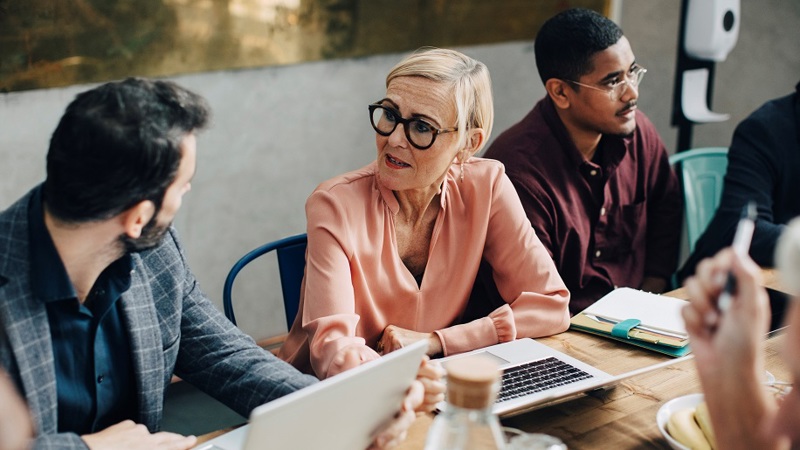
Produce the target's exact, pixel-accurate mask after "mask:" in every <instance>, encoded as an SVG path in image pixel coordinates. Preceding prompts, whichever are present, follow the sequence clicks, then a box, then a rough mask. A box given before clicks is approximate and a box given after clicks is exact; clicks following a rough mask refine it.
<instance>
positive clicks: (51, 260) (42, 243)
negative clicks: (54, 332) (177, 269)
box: [28, 185, 133, 302]
mask: <svg viewBox="0 0 800 450" xmlns="http://www.w3.org/2000/svg"><path fill="white" fill-rule="evenodd" d="M42 191H43V189H42V186H41V185H39V186H38V187H36V188H35V189H34V191H33V194H32V195H31V200H30V203H29V206H28V233H29V234H30V257H31V289H32V291H33V294H34V295H35V296H36V297H38V298H39V299H41V300H42V301H44V302H53V301H59V300H65V299H71V298H77V297H78V295H77V293H76V292H75V288H74V287H73V286H72V281H70V279H69V275H67V269H66V268H65V267H64V263H63V262H62V261H61V256H60V255H59V254H58V250H56V246H55V244H54V243H53V239H52V238H51V237H50V232H48V231H47V227H46V226H45V223H44V199H43V197H44V195H43V192H42ZM132 268H133V258H131V256H130V254H127V253H126V254H125V255H124V256H123V257H122V258H120V259H118V260H117V261H115V262H114V263H113V264H111V266H109V268H108V269H106V271H105V272H107V273H108V276H110V277H112V278H113V279H115V280H116V281H113V282H114V283H115V284H116V286H117V290H118V291H119V292H120V293H121V292H124V291H125V290H127V288H128V287H129V286H130V271H131V269H132ZM101 277H102V275H101Z"/></svg>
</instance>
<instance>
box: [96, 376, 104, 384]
mask: <svg viewBox="0 0 800 450" xmlns="http://www.w3.org/2000/svg"><path fill="white" fill-rule="evenodd" d="M105 379H106V376H105V375H98V376H97V384H100V383H102V382H103V380H105Z"/></svg>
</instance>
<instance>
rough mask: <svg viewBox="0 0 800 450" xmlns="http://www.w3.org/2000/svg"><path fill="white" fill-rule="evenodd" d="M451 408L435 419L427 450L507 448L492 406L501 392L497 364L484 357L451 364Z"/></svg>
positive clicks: (448, 369)
mask: <svg viewBox="0 0 800 450" xmlns="http://www.w3.org/2000/svg"><path fill="white" fill-rule="evenodd" d="M445 369H446V370H447V406H446V408H445V410H444V411H443V412H441V413H439V415H438V416H436V418H435V419H434V420H433V424H432V425H431V428H430V430H429V431H428V437H427V439H426V441H425V450H477V449H481V450H484V449H490V450H493V449H503V448H505V440H504V437H503V430H502V429H501V427H500V421H499V420H498V418H497V416H496V415H495V414H493V413H492V405H493V404H494V401H495V399H496V398H497V392H498V391H499V390H500V370H499V368H498V366H497V364H496V363H495V362H494V361H492V360H490V359H488V358H486V357H481V356H468V357H463V358H458V359H455V360H452V361H449V362H447V363H446V364H445Z"/></svg>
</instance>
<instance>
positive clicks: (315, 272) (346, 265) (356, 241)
mask: <svg viewBox="0 0 800 450" xmlns="http://www.w3.org/2000/svg"><path fill="white" fill-rule="evenodd" d="M459 177H460V168H459V165H455V164H454V165H452V166H451V167H450V171H449V173H448V175H447V177H446V178H445V181H444V183H443V185H442V194H441V209H440V211H439V215H438V217H437V218H436V224H435V225H434V229H433V236H432V238H431V244H430V251H429V256H428V263H427V266H426V268H425V274H424V277H423V279H422V284H421V285H420V286H418V285H417V282H416V280H415V279H414V276H413V275H412V274H411V272H409V271H408V269H407V268H406V266H405V265H404V264H403V261H402V260H401V259H400V256H399V254H398V251H397V245H396V240H395V229H394V217H395V214H397V212H398V209H399V204H398V202H397V199H396V198H395V196H394V194H393V192H392V191H391V190H389V189H387V188H385V187H383V186H382V185H381V183H380V180H378V179H377V171H376V165H375V163H372V164H370V165H368V166H366V167H364V168H362V169H360V170H356V171H353V172H350V173H346V174H344V175H341V176H338V177H336V178H333V179H331V180H328V181H326V182H324V183H322V184H321V185H320V186H319V187H317V189H316V190H315V191H314V192H313V193H312V194H311V196H310V197H309V198H308V201H307V202H306V216H307V219H308V249H307V253H306V273H305V278H304V280H303V287H302V291H301V294H300V312H299V313H298V315H297V318H295V321H294V324H293V325H292V328H291V330H290V332H289V336H288V338H287V340H286V342H285V343H284V344H283V346H282V347H281V351H280V353H279V356H280V357H281V358H283V359H284V360H286V361H288V362H289V363H291V364H292V365H294V366H295V367H297V368H298V369H300V370H302V371H304V372H307V373H314V374H316V375H317V376H318V377H320V378H326V377H329V376H332V375H335V374H337V373H339V372H341V371H342V370H343V367H342V366H341V364H342V361H341V359H342V358H338V359H337V358H336V357H337V355H340V354H341V352H342V350H343V349H346V348H348V347H353V348H355V349H356V350H357V352H358V354H359V356H360V359H361V361H362V362H366V361H370V360H373V359H375V358H378V357H379V355H378V353H377V352H375V350H373V349H374V348H375V345H376V344H377V342H378V340H379V339H380V337H381V333H382V332H383V330H384V328H386V326H387V325H396V326H398V327H401V328H405V329H409V330H414V331H418V332H426V333H430V332H435V333H436V334H437V335H438V336H439V338H440V339H441V341H442V346H443V348H444V354H445V355H452V354H456V353H461V352H465V351H468V350H473V349H475V348H480V347H485V346H487V345H492V344H496V343H498V342H505V341H510V340H513V339H515V338H516V337H517V336H519V337H538V336H546V335H550V334H555V333H559V332H561V331H564V330H566V329H567V327H568V326H569V312H568V309H567V305H568V303H569V291H567V288H566V286H565V285H564V282H563V281H562V280H561V277H560V276H559V274H558V272H557V271H556V268H555V265H554V264H553V260H552V259H551V258H550V255H549V254H548V253H547V250H546V249H545V248H544V246H543V245H542V243H541V242H540V241H539V238H537V237H536V233H535V232H534V230H533V228H532V227H531V224H530V222H529V221H528V219H527V217H526V216H525V211H523V209H522V205H521V203H520V200H519V197H518V196H517V193H516V191H514V187H513V186H512V185H511V182H510V181H509V179H508V177H507V176H506V175H505V171H504V168H503V165H502V164H500V163H499V162H497V161H493V160H488V159H482V158H471V159H469V160H468V161H467V162H466V163H465V164H464V180H463V181H460V180H459ZM482 257H484V258H486V260H487V262H489V264H490V265H491V266H492V269H493V276H494V280H495V282H496V284H497V287H498V290H499V292H500V294H501V296H502V297H503V298H504V299H506V301H507V302H508V305H503V306H501V307H500V308H498V309H496V310H495V311H494V312H492V313H491V314H490V315H489V316H488V317H484V318H481V319H477V320H475V321H472V322H469V323H466V324H460V325H455V326H454V325H453V323H455V322H456V321H457V320H458V319H459V317H460V316H461V314H462V313H463V312H464V310H465V308H466V306H467V301H468V299H469V296H470V292H471V290H472V285H473V283H474V281H475V276H476V274H477V272H478V266H479V265H480V262H481V258H482Z"/></svg>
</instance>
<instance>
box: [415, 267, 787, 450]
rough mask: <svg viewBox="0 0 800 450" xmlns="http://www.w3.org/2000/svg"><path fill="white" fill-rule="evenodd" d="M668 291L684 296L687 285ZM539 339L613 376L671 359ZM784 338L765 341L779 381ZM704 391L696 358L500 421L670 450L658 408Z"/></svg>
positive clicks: (599, 443)
mask: <svg viewBox="0 0 800 450" xmlns="http://www.w3.org/2000/svg"><path fill="white" fill-rule="evenodd" d="M763 276H764V280H763V281H764V285H765V286H768V287H772V288H774V289H778V290H783V289H782V286H781V284H780V282H779V280H778V277H777V273H776V271H774V270H771V269H768V270H764V271H763ZM666 295H670V296H673V297H677V298H686V293H685V291H684V290H683V289H678V290H675V291H672V292H669V293H668V294H666ZM537 341H539V342H542V343H544V344H546V345H549V346H551V347H554V348H556V349H558V350H561V351H563V352H564V353H567V354H569V355H571V356H573V357H575V358H578V359H580V360H582V361H585V362H587V363H589V364H591V365H593V366H595V367H598V368H599V369H601V370H603V371H605V372H608V373H610V374H612V375H617V374H621V373H623V372H627V371H630V370H634V369H637V368H640V367H645V366H648V365H651V364H655V363H658V362H662V361H666V360H669V359H670V357H668V356H663V355H660V354H658V353H655V352H650V351H647V350H644V349H640V348H638V347H634V346H631V345H624V344H622V343H619V342H617V341H613V340H611V339H604V338H602V337H599V336H594V335H590V334H587V333H581V332H579V331H572V330H570V331H567V332H565V333H561V334H558V335H555V336H550V337H547V338H542V339H537ZM782 342H783V336H782V335H780V334H778V335H776V336H774V337H772V338H770V339H768V340H767V341H766V342H765V344H764V345H765V350H766V357H767V361H766V366H767V370H769V371H770V372H771V373H772V374H773V375H774V376H775V377H776V378H777V379H778V380H789V379H791V377H790V374H789V371H788V369H787V367H786V366H785V364H784V363H783V360H782V358H781V356H780V354H779V351H780V348H781V346H782V344H781V343H782ZM701 391H702V390H701V387H700V380H699V378H698V377H697V372H696V370H695V367H694V360H693V359H692V360H686V361H682V362H679V363H677V364H675V365H673V366H669V367H667V368H664V369H660V370H656V371H653V372H650V373H646V374H642V375H639V376H637V377H633V378H630V379H628V380H627V381H624V382H622V383H621V384H620V385H619V386H617V387H616V388H614V389H611V390H607V391H605V392H603V393H602V394H599V395H597V396H594V395H593V396H585V397H581V398H577V399H574V400H570V401H568V402H565V403H561V404H558V405H554V406H549V407H545V408H542V409H537V410H535V411H531V412H529V413H525V414H522V415H519V416H516V417H511V418H509V419H503V420H502V423H503V425H504V426H510V427H514V428H519V429H520V430H524V431H527V432H532V433H546V434H550V435H553V436H557V437H558V438H560V439H561V440H563V441H564V442H565V443H566V444H567V446H568V447H569V448H570V449H584V448H585V449H604V448H608V449H641V448H661V449H669V448H670V447H669V445H668V444H667V441H666V440H665V439H664V438H663V436H662V435H661V432H660V431H659V430H658V425H657V424H656V413H657V412H658V409H659V408H660V407H661V406H662V405H663V404H664V403H665V402H667V401H668V400H671V399H673V398H675V397H680V396H682V395H686V394H693V393H698V392H701ZM432 420H433V416H432V415H424V416H420V417H419V418H418V419H417V421H416V422H415V423H414V425H413V426H412V428H411V429H410V430H409V434H408V439H406V441H405V442H404V443H403V445H401V446H400V447H399V448H400V449H402V450H411V449H421V448H423V447H424V443H425V437H426V435H427V431H428V427H430V424H431V421H432Z"/></svg>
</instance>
